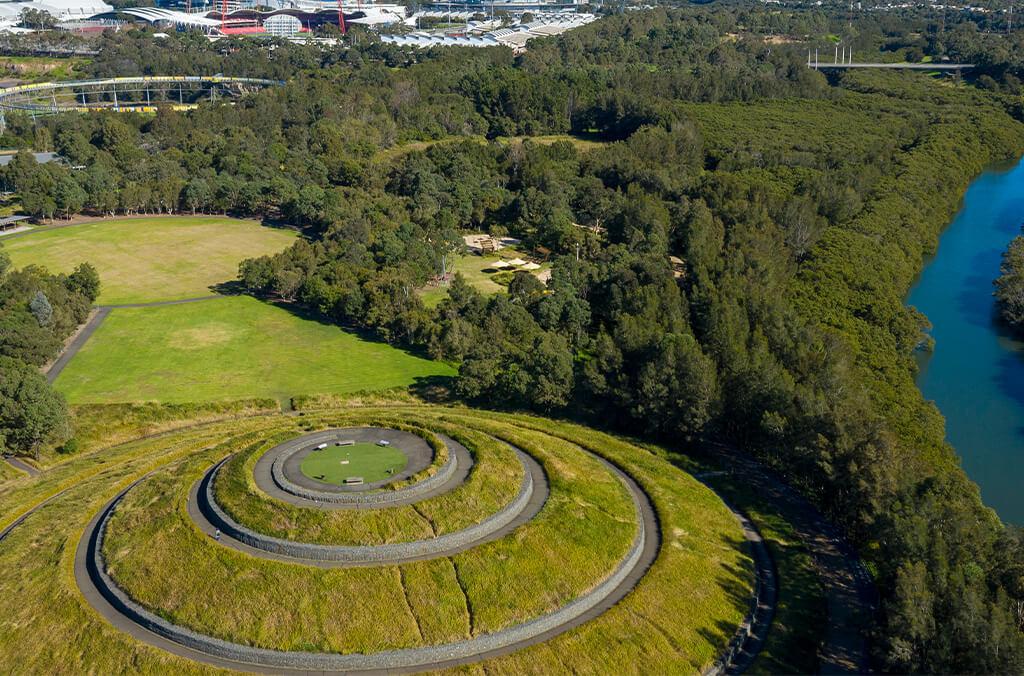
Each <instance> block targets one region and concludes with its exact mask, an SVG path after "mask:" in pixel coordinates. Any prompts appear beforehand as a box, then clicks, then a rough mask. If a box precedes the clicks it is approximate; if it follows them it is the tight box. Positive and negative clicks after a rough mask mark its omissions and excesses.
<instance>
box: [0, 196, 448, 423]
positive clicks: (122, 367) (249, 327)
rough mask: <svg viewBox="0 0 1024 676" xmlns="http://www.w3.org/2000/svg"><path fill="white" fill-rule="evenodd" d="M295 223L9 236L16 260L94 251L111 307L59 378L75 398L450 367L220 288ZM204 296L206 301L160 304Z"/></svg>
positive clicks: (123, 398) (304, 383)
mask: <svg viewBox="0 0 1024 676" xmlns="http://www.w3.org/2000/svg"><path fill="white" fill-rule="evenodd" d="M297 236H298V235H297V233H296V231H294V230H289V229H284V228H269V227H264V226H262V225H260V224H259V223H257V222H255V221H247V220H240V219H232V218H225V217H205V216H204V217H190V216H181V217H151V218H129V219H112V220H104V221H95V222H91V223H84V224H79V225H72V226H68V227H49V228H47V227H44V228H40V229H37V230H35V231H32V232H29V233H26V234H25V235H20V236H16V237H11V238H8V239H6V240H3V241H2V244H3V248H4V250H5V251H6V252H7V253H8V254H9V255H10V257H11V260H12V262H13V264H14V265H15V266H16V267H23V266H26V265H41V266H43V267H46V268H47V269H49V270H50V271H53V272H70V271H71V270H72V269H73V268H74V266H75V265H77V264H78V263H79V262H82V261H87V262H89V263H91V264H92V265H93V266H95V267H96V269H97V271H98V272H99V275H100V281H101V291H100V298H99V303H100V304H101V305H118V304H151V303H156V304H157V305H154V306H151V307H132V308H114V309H113V310H112V311H111V312H110V314H109V315H108V316H107V317H106V318H105V319H104V320H103V321H102V323H100V324H99V326H98V328H97V329H96V331H95V333H93V334H92V335H91V336H90V337H89V339H88V340H87V341H86V343H85V344H84V346H82V348H81V349H80V351H79V352H77V353H76V354H75V355H74V357H73V358H72V359H71V360H70V362H68V364H67V366H66V367H65V368H64V369H63V371H61V372H60V374H59V376H58V377H57V379H56V381H55V386H56V387H57V389H58V390H59V391H61V392H62V393H64V395H65V396H66V397H67V398H68V401H69V402H70V403H72V404H109V403H122V402H138V401H146V402H160V403H190V402H213V401H230V400H238V399H252V398H268V399H275V400H278V401H287V400H288V399H289V398H291V397H294V396H298V395H316V394H346V393H351V392H358V391H362V390H380V389H389V388H392V387H403V386H407V385H410V384H414V383H416V382H418V381H420V380H422V379H428V378H432V377H435V376H447V375H451V374H452V373H454V371H453V369H452V368H451V367H449V366H447V365H445V364H442V363H438V362H433V361H430V360H427V359H424V358H421V357H418V356H415V355H412V354H409V353H407V352H404V351H402V350H398V349H396V348H394V347H391V346H389V345H387V344H385V343H381V342H378V341H375V340H370V339H367V338H364V337H361V336H359V335H357V334H355V333H351V332H347V331H344V330H342V329H339V328H338V327H337V326H333V325H329V324H326V323H321V322H319V321H316V320H315V319H311V318H308V317H306V316H304V315H300V314H297V313H296V312H293V311H292V309H290V308H287V307H283V306H278V305H273V304H270V303H265V302H262V301H259V300H256V299H254V298H251V297H247V296H218V295H217V291H216V288H217V287H218V286H219V285H222V284H225V283H229V282H231V281H233V280H234V279H235V278H236V276H237V272H238V264H239V263H240V262H241V261H242V260H244V259H245V258H247V257H250V256H258V255H263V254H269V253H274V252H277V251H280V250H282V249H284V248H285V247H287V246H288V245H289V244H290V243H291V242H293V241H294V239H295V238H296V237H297ZM193 298H199V299H204V300H203V301H202V302H190V303H182V304H163V305H161V304H159V303H165V302H167V301H176V300H183V299H193Z"/></svg>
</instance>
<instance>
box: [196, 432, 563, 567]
mask: <svg viewBox="0 0 1024 676" xmlns="http://www.w3.org/2000/svg"><path fill="white" fill-rule="evenodd" d="M448 443H449V444H454V443H455V442H454V441H452V440H448ZM449 447H450V448H452V446H449ZM458 447H460V448H462V453H460V455H462V454H464V455H466V456H468V455H469V452H468V451H466V450H465V448H464V447H461V444H458ZM454 450H455V449H454V448H453V451H454ZM514 450H515V452H516V455H517V456H518V458H519V460H520V462H521V463H522V465H523V471H524V472H529V473H530V478H531V479H532V480H533V492H532V494H531V495H530V499H529V501H528V502H527V503H526V505H525V506H524V507H523V508H522V511H521V512H519V513H518V514H516V516H515V518H513V519H512V520H511V521H509V522H508V523H507V524H505V525H504V526H501V527H500V528H496V529H495V530H493V531H491V532H490V533H485V534H483V535H481V536H480V537H477V538H475V539H472V540H470V541H468V542H465V543H462V544H459V545H457V546H453V547H450V548H446V549H445V550H444V551H439V552H431V553H428V554H417V555H413V556H403V557H395V558H391V559H386V560H366V561H358V562H353V561H345V560H341V561H330V560H324V561H321V560H316V559H308V558H298V557H295V556H290V555H288V554H284V553H276V552H270V551H267V550H265V549H259V548H257V547H252V546H250V545H248V544H246V543H244V542H241V541H240V540H237V539H235V538H233V537H231V536H230V535H229V534H228V533H226V532H224V533H221V536H220V539H219V540H218V543H219V544H222V545H224V546H226V547H229V548H231V549H234V550H236V551H240V552H244V553H246V554H249V555H250V556H255V557H258V558H262V559H271V560H274V561H284V562H287V563H299V564H302V565H306V566H314V567H317V568H350V567H354V566H382V565H394V564H399V563H410V562H413V561H429V560H431V559H437V558H441V557H445V556H454V555H455V554H458V553H459V552H464V551H466V550H469V549H472V548H474V547H479V546H480V545H482V544H485V543H487V542H492V541H494V540H497V539H499V538H503V537H505V536H506V535H508V534H510V533H512V531H514V530H516V529H517V528H519V527H520V526H522V525H524V524H526V523H528V522H530V521H532V520H533V519H534V517H536V516H537V514H539V513H540V510H541V509H542V508H543V507H544V504H545V503H546V502H547V499H548V496H549V495H550V493H551V491H550V485H549V483H548V479H547V475H545V474H544V469H543V468H542V467H541V466H540V464H539V463H538V462H537V461H536V460H534V459H533V458H532V457H530V455H528V454H527V453H524V452H523V451H521V450H520V449H518V448H514ZM461 460H462V458H460V461H461ZM220 464H222V463H218V464H217V465H215V466H214V467H212V468H211V469H210V470H209V471H207V472H206V473H205V474H204V475H203V477H202V479H200V480H199V481H197V482H196V483H195V484H194V485H193V486H192V489H191V491H190V492H189V499H188V515H189V517H191V519H192V521H193V522H194V523H195V524H196V526H197V527H198V528H199V530H200V531H202V532H203V533H206V534H207V535H210V536H212V535H213V534H214V532H215V531H216V530H217V528H216V526H215V525H214V524H213V523H212V522H211V521H210V516H209V512H210V505H209V503H208V502H207V500H206V495H207V490H206V488H207V485H208V484H209V482H210V480H211V477H212V474H213V472H214V470H215V469H217V467H218V466H220ZM524 480H525V479H524ZM441 488H442V489H444V487H441ZM441 492H444V491H443V490H442V491H441ZM434 494H435V493H434V492H433V491H432V492H431V493H429V494H425V495H417V496H415V497H413V498H411V500H412V501H413V502H411V503H409V504H414V503H415V502H419V501H421V500H425V499H427V498H429V497H431V496H432V495H434ZM513 499H514V498H513ZM398 504H401V503H398ZM390 506H391V505H388V507H390ZM359 508H366V507H363V506H360V507H359ZM368 508H369V509H380V507H375V506H372V505H371V506H369V507H368ZM385 509H386V507H385ZM454 534H455V533H451V534H449V536H450V535H454Z"/></svg>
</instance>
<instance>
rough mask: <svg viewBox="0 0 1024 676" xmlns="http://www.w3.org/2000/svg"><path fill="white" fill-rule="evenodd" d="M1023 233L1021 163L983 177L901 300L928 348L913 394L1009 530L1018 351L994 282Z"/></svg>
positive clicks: (1020, 430)
mask: <svg viewBox="0 0 1024 676" xmlns="http://www.w3.org/2000/svg"><path fill="white" fill-rule="evenodd" d="M1022 224H1024V161H1021V162H1017V163H1012V164H1007V165H1003V166H999V167H996V168H993V169H991V170H988V171H986V172H984V173H983V174H981V175H980V176H979V177H978V178H977V179H976V180H975V181H973V182H972V183H971V185H970V187H969V188H968V190H967V192H966V194H965V195H964V200H963V205H962V207H961V209H960V211H959V212H958V213H957V215H956V217H955V218H954V219H953V221H952V222H951V223H950V225H949V226H948V227H947V228H946V230H945V231H944V232H943V234H942V236H941V238H940V241H939V248H938V252H937V253H936V255H935V256H934V257H933V258H932V259H931V260H930V261H928V262H927V263H926V265H925V268H924V270H923V271H922V272H921V275H920V277H919V278H918V280H917V281H916V282H915V284H914V286H913V287H912V288H911V290H910V293H909V295H908V297H907V304H908V305H912V306H914V307H916V308H917V309H918V310H920V311H921V312H923V313H924V314H925V315H926V316H927V317H928V319H929V320H930V321H931V323H932V329H931V331H930V334H931V336H932V338H933V339H934V350H933V351H932V352H930V353H921V354H920V355H919V360H918V362H919V366H920V372H919V374H918V377H917V385H918V387H919V388H920V389H921V392H922V393H923V394H924V396H925V398H926V399H929V400H932V401H934V402H935V404H936V405H937V406H938V407H939V410H940V411H941V412H942V414H943V416H944V417H945V419H946V438H947V440H948V441H949V442H950V443H951V444H952V445H953V446H954V448H956V450H957V453H958V454H959V455H960V457H961V459H962V462H963V467H964V469H965V471H966V472H967V474H968V476H970V477H971V479H972V480H974V481H975V482H976V483H978V485H979V486H980V487H981V495H982V499H983V500H984V502H985V504H987V505H989V506H990V507H992V508H994V509H995V510H996V511H997V512H998V513H999V515H1000V517H1001V518H1002V519H1003V520H1004V521H1008V522H1010V523H1015V524H1024V493H1022V492H1021V490H1020V485H1021V480H1022V479H1024V343H1022V342H1021V341H1019V340H1015V339H1014V338H1012V337H1011V336H1010V334H1009V332H1008V331H1007V330H1006V329H1005V327H1003V326H1002V324H1001V323H1000V322H999V321H998V316H997V311H996V305H995V299H994V297H993V296H992V290H993V286H992V281H993V280H994V279H995V278H996V277H997V276H998V274H999V263H1000V257H1001V254H1002V252H1003V250H1004V249H1005V248H1006V245H1007V244H1008V243H1009V242H1010V240H1011V239H1013V238H1014V237H1015V236H1016V235H1018V234H1020V232H1021V226H1022Z"/></svg>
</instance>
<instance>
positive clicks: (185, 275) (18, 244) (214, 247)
mask: <svg viewBox="0 0 1024 676" xmlns="http://www.w3.org/2000/svg"><path fill="white" fill-rule="evenodd" d="M296 236H297V233H296V232H295V231H294V230H289V229H285V228H269V227H264V226H261V225H260V224H259V223H258V222H256V221H250V220H242V219H235V218H226V217H218V216H196V217H192V216H161V217H143V218H124V219H116V220H100V221H95V222H92V223H82V224H78V225H73V226H70V227H59V226H58V227H43V228H39V229H36V230H34V231H32V232H29V233H26V234H25V235H19V236H15V237H8V238H4V239H0V244H2V245H3V248H4V250H5V251H6V252H7V253H8V254H9V255H10V257H11V262H12V263H13V264H14V266H15V267H24V266H26V265H41V266H43V267H45V268H46V269H48V270H49V271H50V272H71V271H72V270H73V269H74V267H75V266H76V265H78V263H80V262H82V261H88V262H89V263H91V264H92V265H93V266H94V267H95V268H96V270H97V271H98V272H99V275H100V280H101V282H102V288H101V290H100V298H99V303H101V304H104V305H118V304H124V303H150V302H159V301H168V300H180V299H183V298H197V297H201V296H212V295H214V294H215V293H216V291H215V290H214V289H213V287H216V286H217V285H219V284H223V283H225V282H230V281H232V280H234V279H235V278H236V277H237V275H238V264H239V263H240V262H241V261H242V260H244V259H246V258H251V257H253V256H261V255H264V254H272V253H277V252H278V251H281V250H282V249H285V248H286V247H288V245H290V244H291V243H292V242H293V241H294V239H295V237H296Z"/></svg>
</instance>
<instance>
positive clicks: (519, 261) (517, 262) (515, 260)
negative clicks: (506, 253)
mask: <svg viewBox="0 0 1024 676" xmlns="http://www.w3.org/2000/svg"><path fill="white" fill-rule="evenodd" d="M508 264H509V265H514V266H516V267H519V266H520V265H526V261H524V260H523V259H522V258H513V259H512V260H510V261H509V262H508Z"/></svg>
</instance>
